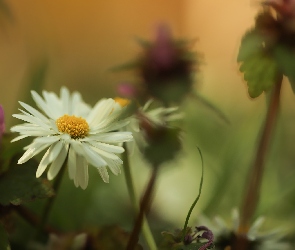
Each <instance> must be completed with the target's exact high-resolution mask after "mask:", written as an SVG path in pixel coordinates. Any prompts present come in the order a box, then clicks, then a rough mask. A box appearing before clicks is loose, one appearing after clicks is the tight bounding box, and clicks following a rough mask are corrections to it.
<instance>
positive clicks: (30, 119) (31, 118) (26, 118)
mask: <svg viewBox="0 0 295 250" xmlns="http://www.w3.org/2000/svg"><path fill="white" fill-rule="evenodd" d="M12 116H13V117H15V118H17V119H20V120H23V121H25V122H29V123H32V124H36V125H39V126H40V127H41V128H45V129H48V128H49V126H48V125H47V124H46V123H45V122H44V121H41V120H40V119H38V118H36V117H34V116H32V115H21V114H13V115H12Z"/></svg>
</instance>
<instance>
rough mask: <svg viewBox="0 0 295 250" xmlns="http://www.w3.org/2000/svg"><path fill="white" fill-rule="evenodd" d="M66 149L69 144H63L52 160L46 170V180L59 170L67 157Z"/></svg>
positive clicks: (50, 178)
mask: <svg viewBox="0 0 295 250" xmlns="http://www.w3.org/2000/svg"><path fill="white" fill-rule="evenodd" d="M68 149H69V146H68V145H65V146H64V147H63V148H62V149H61V151H60V153H59V155H58V156H57V158H56V159H55V160H54V161H53V162H52V164H51V166H50V168H49V170H48V172H47V179H48V180H52V179H53V178H54V177H55V176H56V175H57V174H58V172H59V170H60V169H61V167H62V165H63V163H64V161H65V159H66V157H67V153H68Z"/></svg>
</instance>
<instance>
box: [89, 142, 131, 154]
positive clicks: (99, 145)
mask: <svg viewBox="0 0 295 250" xmlns="http://www.w3.org/2000/svg"><path fill="white" fill-rule="evenodd" d="M88 143H89V144H91V145H93V146H94V147H96V148H99V149H101V150H104V151H107V152H111V153H116V154H121V153H123V152H124V151H125V150H124V148H123V147H120V146H115V145H111V144H108V143H102V142H96V141H92V140H88Z"/></svg>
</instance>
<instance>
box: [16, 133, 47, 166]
mask: <svg viewBox="0 0 295 250" xmlns="http://www.w3.org/2000/svg"><path fill="white" fill-rule="evenodd" d="M38 139H39V138H38ZM51 144H52V142H51V141H49V142H47V143H46V142H44V141H42V140H37V139H35V140H34V141H33V143H31V144H30V145H28V146H27V147H25V149H26V150H27V151H26V152H25V153H24V154H23V156H22V157H21V158H20V159H19V160H18V162H17V163H18V164H23V163H25V162H27V161H28V160H30V159H31V158H32V157H33V156H35V155H37V154H39V153H40V152H41V151H43V150H44V149H45V148H47V147H49V146H50V145H51Z"/></svg>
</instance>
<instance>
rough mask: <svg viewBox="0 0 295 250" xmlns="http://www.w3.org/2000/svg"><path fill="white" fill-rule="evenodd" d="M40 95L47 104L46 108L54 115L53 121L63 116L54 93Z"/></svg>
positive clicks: (59, 103) (44, 92)
mask: <svg viewBox="0 0 295 250" xmlns="http://www.w3.org/2000/svg"><path fill="white" fill-rule="evenodd" d="M42 94H43V96H44V99H45V101H46V103H47V107H48V108H49V109H50V112H51V113H52V114H53V115H54V120H56V119H57V118H59V117H61V116H62V115H64V114H63V110H62V104H61V101H60V99H59V98H58V97H57V95H56V94H55V93H53V92H47V91H43V92H42Z"/></svg>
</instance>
